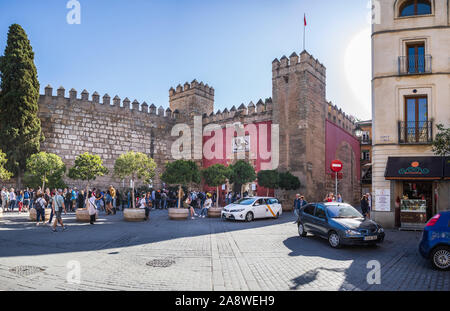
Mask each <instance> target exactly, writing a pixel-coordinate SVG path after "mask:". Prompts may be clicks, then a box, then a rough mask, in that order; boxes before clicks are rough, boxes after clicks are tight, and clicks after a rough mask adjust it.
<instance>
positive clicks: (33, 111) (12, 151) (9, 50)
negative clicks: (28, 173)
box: [0, 24, 44, 188]
mask: <svg viewBox="0 0 450 311" xmlns="http://www.w3.org/2000/svg"><path fill="white" fill-rule="evenodd" d="M0 80H1V84H0V89H1V92H0V137H1V139H0V149H2V150H4V152H5V153H6V156H7V158H8V160H9V161H8V163H7V167H6V168H7V169H8V170H9V171H11V172H12V173H14V175H16V176H17V186H18V188H22V176H23V173H24V171H25V169H26V167H27V160H28V158H29V157H30V156H31V155H32V154H35V153H37V152H39V149H40V143H41V142H42V141H43V139H44V136H43V135H42V132H41V121H40V119H39V117H38V115H37V112H38V100H39V81H38V80H37V70H36V66H35V65H34V52H33V49H32V47H31V45H30V41H29V40H28V37H27V34H26V33H25V31H24V30H23V28H22V27H21V26H20V25H17V24H13V25H11V26H10V27H9V32H8V40H7V44H6V48H5V52H4V55H3V56H2V57H0Z"/></svg>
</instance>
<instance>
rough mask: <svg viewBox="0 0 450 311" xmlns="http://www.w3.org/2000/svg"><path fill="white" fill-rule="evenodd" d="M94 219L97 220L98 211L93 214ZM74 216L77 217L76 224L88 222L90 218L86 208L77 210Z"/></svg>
mask: <svg viewBox="0 0 450 311" xmlns="http://www.w3.org/2000/svg"><path fill="white" fill-rule="evenodd" d="M95 213H96V214H95V219H96V220H97V219H98V211H96V212H95ZM75 215H76V217H77V221H78V222H90V221H91V217H90V215H89V211H88V209H87V208H77V210H76V211H75Z"/></svg>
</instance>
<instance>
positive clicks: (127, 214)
mask: <svg viewBox="0 0 450 311" xmlns="http://www.w3.org/2000/svg"><path fill="white" fill-rule="evenodd" d="M123 219H125V221H144V220H145V209H143V208H126V209H124V210H123Z"/></svg>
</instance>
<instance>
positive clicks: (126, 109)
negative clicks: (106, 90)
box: [41, 85, 177, 119]
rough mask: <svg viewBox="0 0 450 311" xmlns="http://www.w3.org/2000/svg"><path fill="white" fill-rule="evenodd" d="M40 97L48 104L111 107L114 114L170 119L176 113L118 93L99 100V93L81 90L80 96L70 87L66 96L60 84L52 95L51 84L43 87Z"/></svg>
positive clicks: (105, 95)
mask: <svg viewBox="0 0 450 311" xmlns="http://www.w3.org/2000/svg"><path fill="white" fill-rule="evenodd" d="M41 98H42V101H41V102H42V104H50V103H52V101H55V103H61V102H65V104H68V105H70V104H72V105H79V106H80V107H82V106H83V105H85V106H86V108H87V107H89V106H97V108H98V109H103V110H105V109H111V110H110V111H111V113H114V114H118V113H119V114H120V113H139V114H142V115H143V116H147V115H153V116H158V117H163V118H170V119H175V118H176V117H177V115H176V114H174V113H172V110H171V109H170V108H167V109H166V110H164V108H163V107H162V106H160V107H159V108H157V107H156V106H155V105H154V104H151V105H150V106H149V105H148V104H147V103H146V102H145V101H144V102H143V103H142V104H140V103H139V102H138V101H137V99H135V100H133V102H131V100H130V99H128V97H125V99H124V100H123V101H122V100H121V98H120V97H119V96H118V95H115V96H114V98H113V99H112V101H111V96H109V95H108V94H104V95H103V96H102V98H101V100H100V94H99V93H98V92H96V91H94V93H92V96H91V97H90V99H89V92H88V91H87V90H83V91H82V92H81V93H80V97H77V91H76V90H75V89H73V88H72V89H71V90H70V91H69V97H66V94H65V89H64V87H62V86H60V87H59V88H58V89H57V91H56V96H54V95H53V87H52V86H51V85H47V86H46V87H45V92H44V95H41ZM102 107H104V108H102Z"/></svg>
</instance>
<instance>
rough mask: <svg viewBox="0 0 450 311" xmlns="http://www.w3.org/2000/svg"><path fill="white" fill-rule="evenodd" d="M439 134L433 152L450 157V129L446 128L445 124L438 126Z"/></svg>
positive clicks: (434, 142)
mask: <svg viewBox="0 0 450 311" xmlns="http://www.w3.org/2000/svg"><path fill="white" fill-rule="evenodd" d="M436 127H437V129H438V133H437V134H436V138H435V139H434V141H433V152H434V153H435V154H436V155H438V156H441V157H446V156H448V155H450V128H445V127H444V125H443V124H437V125H436Z"/></svg>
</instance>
